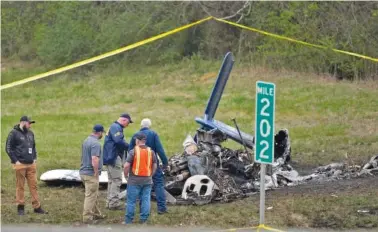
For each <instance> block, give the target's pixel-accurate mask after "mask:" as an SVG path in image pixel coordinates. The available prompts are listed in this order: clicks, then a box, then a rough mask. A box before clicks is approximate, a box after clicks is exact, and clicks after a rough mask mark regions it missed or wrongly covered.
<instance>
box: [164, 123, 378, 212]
mask: <svg viewBox="0 0 378 232" xmlns="http://www.w3.org/2000/svg"><path fill="white" fill-rule="evenodd" d="M226 140H227V135H225V134H224V133H223V132H221V131H220V130H218V129H213V130H210V131H206V130H203V129H198V130H197V133H196V136H195V137H194V139H193V138H192V137H191V136H188V137H187V138H186V139H185V141H184V143H183V147H184V151H183V153H182V154H179V155H175V156H173V157H171V158H170V159H169V168H168V170H169V171H167V172H166V173H165V176H166V185H165V189H166V191H167V195H168V201H169V202H170V203H173V204H195V205H203V204H208V203H211V202H230V201H233V200H235V199H239V198H244V197H247V196H250V195H253V194H255V193H257V192H258V191H259V183H260V179H259V177H260V175H259V172H260V165H259V164H257V163H254V162H253V160H250V157H253V156H252V154H250V153H246V152H245V150H241V149H240V150H232V149H229V148H225V147H222V146H221V143H222V142H224V141H226ZM290 160H291V146H290V138H289V131H288V130H287V129H283V130H280V131H279V132H278V133H277V134H276V136H275V162H274V163H273V165H271V166H270V167H271V169H270V170H269V169H268V173H267V175H266V179H265V186H266V190H269V189H275V188H279V187H284V186H296V185H299V184H303V183H309V182H312V181H314V182H319V181H331V180H339V179H349V178H355V177H359V176H363V175H374V174H378V155H377V156H375V157H373V158H372V159H371V160H370V162H369V163H367V164H365V165H364V166H363V167H361V166H358V165H348V164H347V163H332V164H329V165H326V166H321V167H318V168H317V169H315V170H314V172H313V173H312V174H310V175H306V176H300V175H299V173H298V172H297V171H296V170H295V169H294V168H293V167H292V166H291V165H290V164H289V161H290Z"/></svg>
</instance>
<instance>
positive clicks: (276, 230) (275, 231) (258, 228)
mask: <svg viewBox="0 0 378 232" xmlns="http://www.w3.org/2000/svg"><path fill="white" fill-rule="evenodd" d="M260 229H264V230H268V231H273V232H284V231H282V230H278V229H274V228H272V227H269V226H266V225H264V224H261V225H259V226H258V227H257V231H260Z"/></svg>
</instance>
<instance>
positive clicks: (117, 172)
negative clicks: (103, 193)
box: [106, 157, 123, 208]
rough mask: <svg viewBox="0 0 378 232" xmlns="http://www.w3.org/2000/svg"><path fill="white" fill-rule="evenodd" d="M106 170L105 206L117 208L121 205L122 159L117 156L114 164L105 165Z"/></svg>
mask: <svg viewBox="0 0 378 232" xmlns="http://www.w3.org/2000/svg"><path fill="white" fill-rule="evenodd" d="M106 168H107V171H108V196H107V207H108V208H117V207H119V206H121V205H122V203H121V199H120V191H121V184H122V171H123V170H122V160H121V158H120V157H117V160H116V163H115V165H114V166H112V165H107V166H106Z"/></svg>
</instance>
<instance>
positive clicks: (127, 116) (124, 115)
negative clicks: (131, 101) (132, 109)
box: [119, 113, 133, 123]
mask: <svg viewBox="0 0 378 232" xmlns="http://www.w3.org/2000/svg"><path fill="white" fill-rule="evenodd" d="M119 117H121V118H127V119H129V122H130V123H133V120H131V117H130V114H128V113H123V114H121V115H120V116H119Z"/></svg>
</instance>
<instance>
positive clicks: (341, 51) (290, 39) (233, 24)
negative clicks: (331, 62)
mask: <svg viewBox="0 0 378 232" xmlns="http://www.w3.org/2000/svg"><path fill="white" fill-rule="evenodd" d="M214 19H215V20H217V21H219V22H223V23H227V24H230V25H232V26H235V27H240V28H243V29H246V30H249V31H254V32H257V33H260V34H263V35H267V36H271V37H274V38H277V39H283V40H287V41H290V42H294V43H299V44H302V45H306V46H311V47H315V48H321V49H331V50H332V51H334V52H339V53H343V54H347V55H350V56H356V57H359V58H363V59H367V60H371V61H374V62H378V58H373V57H369V56H364V55H361V54H357V53H354V52H348V51H343V50H339V49H334V48H328V47H326V46H323V45H317V44H311V43H307V42H304V41H301V40H296V39H292V38H289V37H286V36H282V35H277V34H273V33H269V32H266V31H262V30H259V29H256V28H252V27H247V26H244V25H242V24H238V23H234V22H230V21H227V20H224V19H218V18H214Z"/></svg>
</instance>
